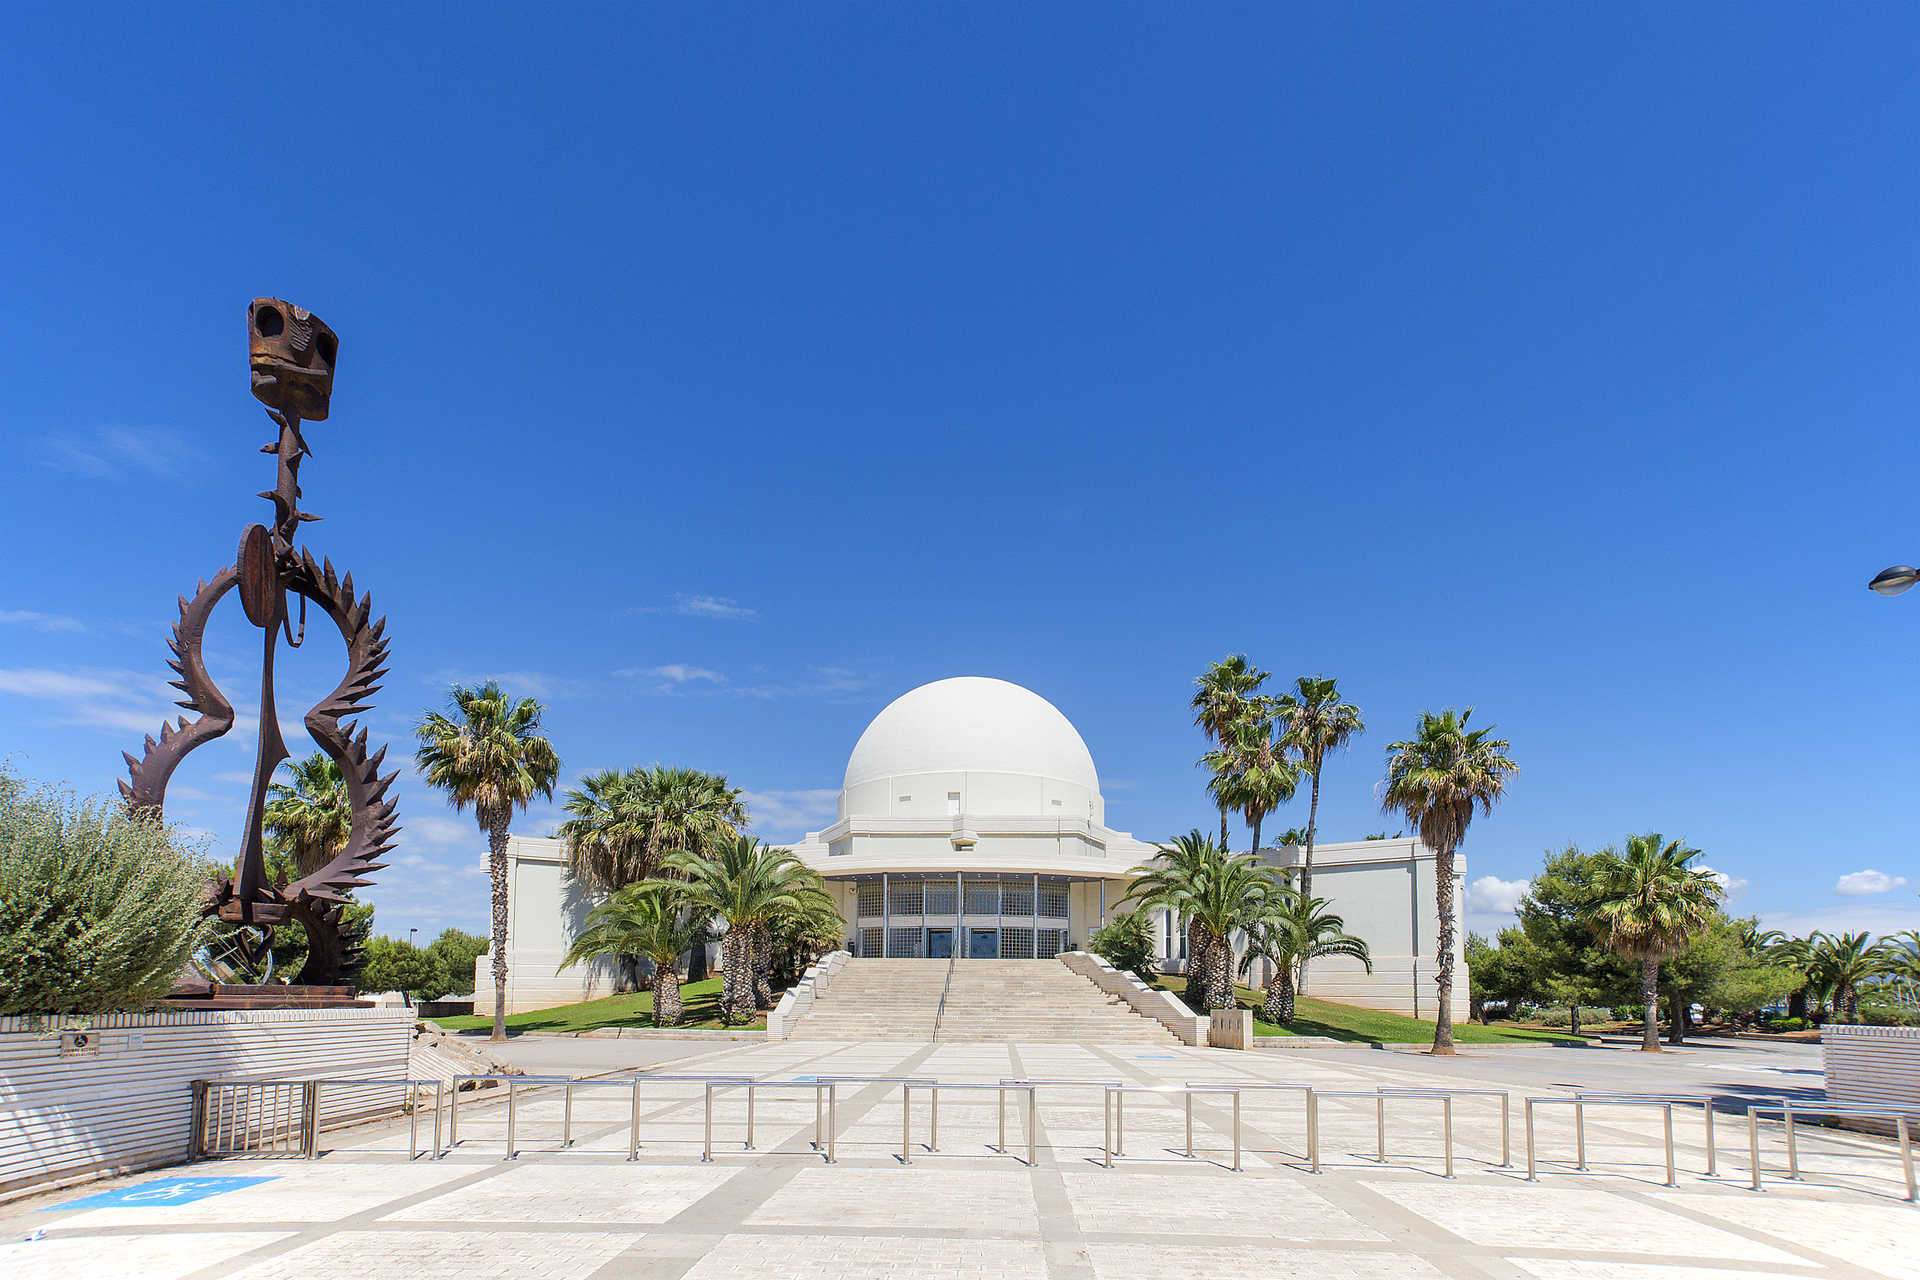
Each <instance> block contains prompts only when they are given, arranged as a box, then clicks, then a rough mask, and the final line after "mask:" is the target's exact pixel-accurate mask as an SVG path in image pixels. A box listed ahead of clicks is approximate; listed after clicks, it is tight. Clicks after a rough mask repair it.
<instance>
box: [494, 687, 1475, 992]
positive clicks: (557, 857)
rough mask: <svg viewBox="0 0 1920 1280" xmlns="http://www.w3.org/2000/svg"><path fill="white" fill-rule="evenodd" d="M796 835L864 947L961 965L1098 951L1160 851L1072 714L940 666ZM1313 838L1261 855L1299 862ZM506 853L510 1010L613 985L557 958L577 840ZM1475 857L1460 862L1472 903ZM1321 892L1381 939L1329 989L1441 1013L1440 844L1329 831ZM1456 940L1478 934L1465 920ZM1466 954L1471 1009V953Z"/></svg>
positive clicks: (873, 734) (861, 744)
mask: <svg viewBox="0 0 1920 1280" xmlns="http://www.w3.org/2000/svg"><path fill="white" fill-rule="evenodd" d="M1203 812H1204V814H1205V815H1206V816H1210V815H1211V810H1210V809H1208V810H1205V811H1203ZM1156 834H1157V835H1158V836H1159V837H1160V838H1163V839H1164V838H1165V837H1166V835H1168V834H1171V833H1156ZM792 848H793V851H794V853H795V854H796V855H798V856H799V857H800V858H801V860H803V861H804V862H806V863H807V864H808V865H809V866H811V867H813V868H814V869H815V870H817V871H818V872H819V873H820V874H821V876H822V877H824V878H825V879H826V881H827V884H828V886H829V888H830V889H831V891H832V892H833V895H834V900H835V902H836V903H837V905H838V906H839V908H840V914H841V917H842V918H843V919H844V920H845V921H846V938H845V942H844V945H845V947H846V949H847V950H848V951H850V952H851V953H852V954H853V955H855V956H857V957H861V958H934V959H942V958H947V957H953V958H955V959H956V960H957V961H960V962H964V961H966V960H969V959H1044V958H1047V957H1050V956H1054V955H1058V954H1059V953H1061V952H1063V951H1073V950H1079V949H1081V948H1084V947H1085V946H1086V945H1087V938H1088V936H1089V935H1091V934H1092V933H1093V931H1094V930H1096V929H1098V928H1099V927H1100V926H1101V925H1102V924H1104V923H1106V922H1107V921H1108V920H1110V919H1111V918H1112V917H1113V915H1115V914H1117V913H1118V911H1120V910H1121V909H1122V904H1123V901H1124V899H1125V897H1126V893H1127V887H1128V883H1129V881H1130V879H1131V877H1130V876H1129V875H1128V873H1129V872H1130V871H1131V870H1132V869H1133V868H1134V867H1137V866H1139V865H1141V864H1142V863H1144V862H1147V861H1149V860H1151V859H1152V858H1153V856H1154V854H1155V849H1154V846H1153V845H1152V844H1150V843H1147V842H1145V841H1141V840H1136V839H1135V838H1134V837H1133V836H1132V835H1130V834H1129V833H1127V832H1125V831H1116V830H1114V829H1113V828H1112V827H1109V826H1108V825H1107V802H1106V798H1105V797H1104V796H1103V795H1102V794H1101V792H1100V775H1099V772H1098V770H1096V769H1095V767H1094V763H1093V754H1092V753H1091V752H1090V751H1088V750H1087V744H1086V742H1085V741H1083V740H1082V739H1081V737H1080V734H1079V731H1078V730H1076V729H1075V728H1074V727H1073V724H1072V722H1070V721H1069V720H1068V719H1067V718H1066V717H1065V716H1064V715H1062V714H1061V713H1060V711H1059V709H1058V708H1056V707H1055V706H1054V705H1053V704H1052V703H1050V702H1048V701H1047V700H1046V699H1045V698H1043V697H1041V696H1040V695H1039V694H1037V693H1034V692H1033V691H1032V690H1029V689H1024V688H1022V687H1021V686H1019V685H1017V684H1011V683H1009V682H1008V681H1005V680H994V679H989V678H987V677H984V676H959V677H955V678H953V679H947V680H936V681H934V682H933V683H932V684H926V685H922V686H920V687H919V688H917V689H913V690H911V691H909V692H907V693H904V694H902V695H901V696H900V697H898V698H896V699H894V701H893V702H891V703H889V704H888V705H887V707H886V708H885V709H884V710H882V711H881V712H880V714H879V715H877V716H875V717H874V718H873V721H872V723H870V724H869V725H868V726H867V728H866V732H864V733H862V734H861V735H860V739H859V741H857V742H856V743H854V746H853V752H852V754H851V755H849V756H848V757H847V767H846V772H845V774H844V776H843V777H842V780H841V785H840V797H839V803H838V805H837V807H836V815H835V820H834V822H833V824H832V825H830V826H828V827H826V828H825V829H824V830H821V831H810V832H808V833H807V835H806V837H805V838H804V839H802V840H801V841H799V842H798V843H797V844H795V845H793V846H792ZM1301 852H1302V851H1301V850H1300V849H1298V848H1295V847H1291V846H1287V847H1282V848H1277V849H1265V850H1262V851H1261V856H1262V857H1263V858H1265V859H1266V860H1267V861H1269V862H1271V863H1273V864H1274V865H1275V866H1278V867H1280V868H1283V869H1290V868H1293V867H1296V866H1298V865H1299V863H1300V861H1301ZM507 856H508V864H509V865H508V952H507V962H508V971H509V978H508V985H507V1004H508V1008H509V1009H514V1010H518V1009H532V1008H541V1007H544V1006H547V1005H554V1004H562V1003H566V1002H569V1001H574V1000H583V999H588V998H591V997H593V996H596V995H604V994H606V993H607V992H608V991H610V990H611V989H612V987H611V978H612V974H611V972H610V971H609V970H608V969H607V968H605V967H604V966H598V967H596V966H579V967H576V968H574V969H569V970H567V971H566V972H565V973H558V972H556V970H557V969H558V967H559V964H560V961H561V959H562V957H564V956H565V954H566V951H567V948H568V947H569V946H570V945H571V943H572V940H573V938H574V937H575V936H577V935H578V933H579V931H580V930H581V928H582V927H583V925H584V922H585V919H586V915H587V912H588V911H589V910H591V909H592V907H593V906H594V904H595V903H596V902H597V901H598V900H599V899H598V896H597V895H595V894H594V893H592V892H591V891H590V890H588V889H587V888H586V886H584V885H581V884H579V883H578V882H576V881H574V880H573V879H572V878H571V877H570V876H569V875H568V873H567V856H566V846H565V845H564V844H563V843H562V842H561V841H559V840H553V839H540V838H533V837H526V836H514V837H512V838H511V839H510V840H509V841H508V847H507ZM1465 871H1466V866H1465V860H1464V859H1459V860H1458V861H1457V865H1456V869H1455V874H1456V877H1457V880H1456V886H1455V887H1456V893H1455V895H1454V900H1455V902H1456V903H1457V902H1459V901H1460V900H1461V898H1462V896H1463V895H1462V894H1461V893H1460V892H1459V891H1458V890H1459V888H1460V886H1459V883H1458V881H1459V880H1463V879H1464V876H1465ZM1313 891H1314V894H1315V896H1317V897H1323V898H1326V899H1328V900H1329V901H1330V903H1331V909H1332V910H1334V911H1336V912H1338V913H1339V914H1340V915H1341V916H1342V917H1344V919H1345V920H1346V925H1347V928H1348V930H1349V931H1351V932H1353V933H1356V934H1358V935H1359V936H1361V937H1362V938H1365V939H1366V940H1367V943H1368V945H1369V947H1370V949H1371V951H1372V960H1373V968H1372V971H1371V972H1368V971H1366V970H1365V969H1364V968H1363V967H1362V966H1361V965H1360V964H1358V963H1357V962H1355V961H1351V960H1345V959H1333V958H1329V959H1323V960H1319V961H1316V962H1315V963H1314V966H1313V970H1312V985H1311V992H1312V994H1314V995H1316V996H1324V997H1327V998H1331V999H1335V1000H1344V1001H1348V1002H1350V1003H1354V1004H1360V1005H1366V1006H1369V1007H1372V1008H1377V1009H1386V1010H1391V1011H1393V1012H1398V1013H1413V1014H1415V1015H1418V1016H1426V1017H1431V1016H1432V1015H1433V1012H1434V1009H1433V1001H1434V990H1433V966H1432V953H1433V947H1434V935H1435V932H1436V928H1435V915H1434V910H1435V907H1434V902H1435V897H1436V895H1435V882H1434V859H1433V851H1432V850H1430V849H1428V848H1427V847H1426V846H1425V845H1423V844H1421V843H1420V842H1419V841H1418V840H1414V839H1407V838H1401V837H1396V838H1393V839H1379V840H1360V841H1350V842H1344V843H1342V842H1328V843H1322V844H1319V845H1317V846H1316V848H1315V851H1314V880H1313ZM1153 923H1154V932H1155V935H1156V937H1157V938H1158V940H1159V943H1160V955H1161V957H1162V961H1161V965H1162V967H1163V968H1164V969H1166V970H1168V971H1178V970H1179V969H1180V968H1181V967H1182V964H1183V962H1184V955H1183V952H1184V947H1185V928H1184V924H1183V922H1182V921H1180V920H1179V919H1177V918H1176V917H1175V916H1174V915H1173V913H1171V912H1168V911H1164V910H1156V911H1155V912H1154V914H1153ZM1457 937H1458V939H1459V943H1457V946H1458V945H1461V944H1464V938H1465V935H1464V932H1459V933H1458V934H1457ZM1454 968H1455V973H1456V975H1457V976H1456V979H1455V987H1454V990H1455V1000H1456V1007H1455V1010H1454V1013H1455V1016H1456V1017H1463V1016H1464V1015H1465V1012H1466V989H1467V982H1466V965H1465V960H1464V957H1463V956H1462V955H1461V953H1460V952H1459V950H1458V949H1456V952H1455V965H1454ZM1250 977H1251V979H1252V981H1253V982H1254V983H1255V984H1256V985H1258V984H1259V983H1261V982H1263V981H1264V980H1265V977H1266V975H1265V973H1264V971H1263V970H1262V969H1261V968H1260V967H1259V966H1256V967H1255V970H1254V972H1253V973H1252V974H1251V975H1250ZM475 986H476V1002H477V1007H479V1008H481V1009H485V1008H488V1007H490V1006H489V1002H490V1001H491V998H492V988H493V978H492V961H491V958H490V957H487V956H482V957H481V958H480V961H479V962H478V963H477V964H476V965H475Z"/></svg>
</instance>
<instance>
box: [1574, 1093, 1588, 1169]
mask: <svg viewBox="0 0 1920 1280" xmlns="http://www.w3.org/2000/svg"><path fill="white" fill-rule="evenodd" d="M1573 1144H1574V1145H1573V1149H1574V1152H1575V1154H1576V1155H1577V1157H1578V1158H1577V1159H1576V1160H1575V1161H1574V1162H1573V1167H1574V1168H1576V1169H1579V1170H1581V1171H1582V1172H1585V1171H1586V1167H1587V1104H1586V1103H1584V1102H1581V1101H1580V1100H1579V1099H1577V1098H1576V1099H1575V1100H1574V1103H1573Z"/></svg>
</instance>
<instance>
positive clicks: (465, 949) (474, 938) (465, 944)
mask: <svg viewBox="0 0 1920 1280" xmlns="http://www.w3.org/2000/svg"><path fill="white" fill-rule="evenodd" d="M490 945H492V944H490V943H489V942H488V941H487V940H486V939H485V938H483V937H481V936H480V935H479V934H477V933H463V932H461V931H460V930H459V929H446V930H443V931H442V932H441V934H440V936H439V937H437V938H435V939H434V940H433V944H432V945H431V946H429V947H428V948H427V950H428V951H431V952H432V953H433V954H434V955H435V956H437V957H438V958H439V960H440V963H441V965H443V966H444V967H445V968H446V971H447V989H446V990H445V991H436V992H434V993H433V996H432V997H429V998H430V999H437V998H438V997H440V996H443V995H455V996H470V995H472V994H473V963H474V961H476V960H478V959H479V958H480V957H481V956H483V955H485V954H486V953H487V948H488V947H489V946H490Z"/></svg>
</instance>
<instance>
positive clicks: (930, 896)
mask: <svg viewBox="0 0 1920 1280" xmlns="http://www.w3.org/2000/svg"><path fill="white" fill-rule="evenodd" d="M958 904H959V899H958V897H956V896H955V892H954V885H953V881H952V880H951V879H948V878H942V879H939V880H929V881H927V901H926V908H927V914H928V915H930V916H950V915H952V914H953V912H954V909H955V907H956V906H957V905H958Z"/></svg>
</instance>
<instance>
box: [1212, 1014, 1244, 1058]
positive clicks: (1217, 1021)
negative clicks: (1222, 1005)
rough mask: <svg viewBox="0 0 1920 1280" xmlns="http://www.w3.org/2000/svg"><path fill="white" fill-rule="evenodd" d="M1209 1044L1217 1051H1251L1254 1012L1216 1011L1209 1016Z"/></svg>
mask: <svg viewBox="0 0 1920 1280" xmlns="http://www.w3.org/2000/svg"><path fill="white" fill-rule="evenodd" d="M1207 1044H1208V1045H1209V1046H1210V1047H1212V1048H1215V1049H1251V1048H1252V1047H1253V1010H1251V1009H1216V1010H1214V1011H1213V1012H1212V1013H1210V1014H1208V1015H1207Z"/></svg>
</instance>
